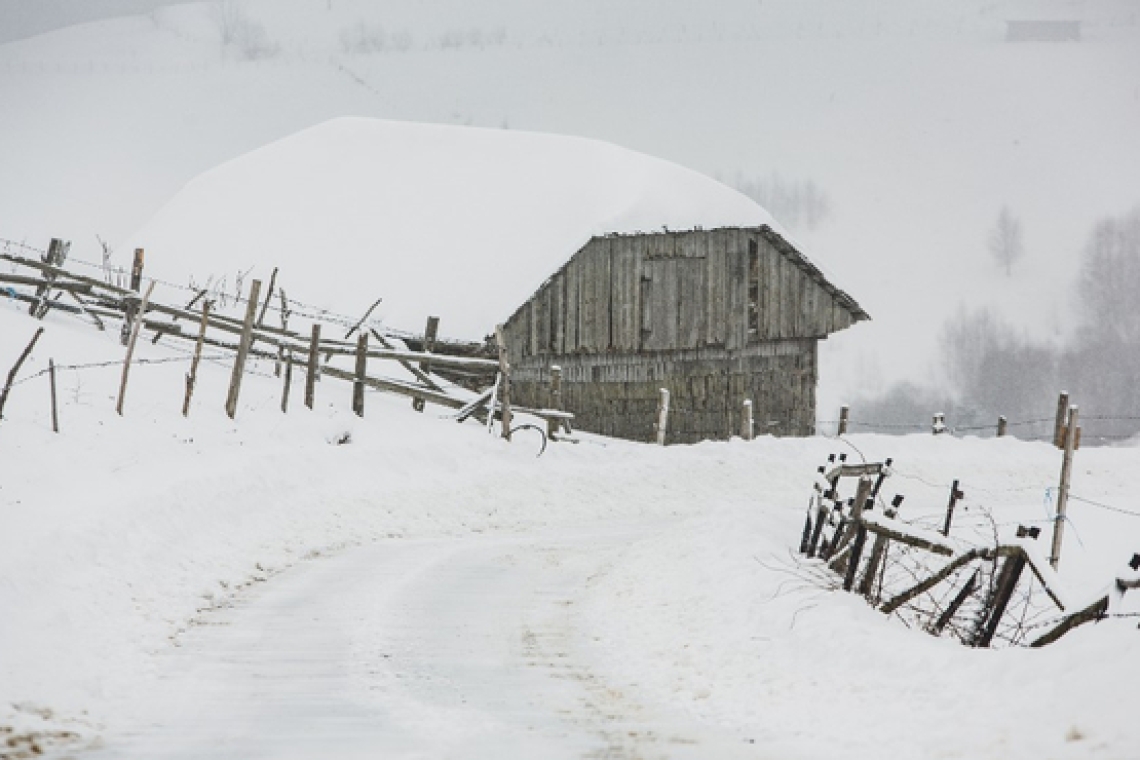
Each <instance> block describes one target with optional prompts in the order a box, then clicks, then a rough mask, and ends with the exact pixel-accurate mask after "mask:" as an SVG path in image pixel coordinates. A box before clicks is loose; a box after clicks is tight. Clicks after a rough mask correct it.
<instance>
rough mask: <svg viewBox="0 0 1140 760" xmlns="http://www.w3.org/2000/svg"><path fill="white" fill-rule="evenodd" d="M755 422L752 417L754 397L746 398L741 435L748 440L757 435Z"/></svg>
mask: <svg viewBox="0 0 1140 760" xmlns="http://www.w3.org/2000/svg"><path fill="white" fill-rule="evenodd" d="M755 430H756V426H755V422H754V420H753V418H752V399H750V398H746V399H744V410H743V416H742V419H741V423H740V437H741V438H743V439H744V440H746V441H751V440H752V438H753V436H754V435H755Z"/></svg>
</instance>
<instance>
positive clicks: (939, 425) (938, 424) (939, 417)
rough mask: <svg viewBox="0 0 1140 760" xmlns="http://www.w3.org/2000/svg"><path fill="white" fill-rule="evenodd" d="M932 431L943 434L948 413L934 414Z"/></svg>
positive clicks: (931, 423)
mask: <svg viewBox="0 0 1140 760" xmlns="http://www.w3.org/2000/svg"><path fill="white" fill-rule="evenodd" d="M930 432H931V433H933V434H934V435H941V434H942V433H945V432H946V414H945V413H944V412H938V413H937V414H935V415H934V419H933V420H931V422H930Z"/></svg>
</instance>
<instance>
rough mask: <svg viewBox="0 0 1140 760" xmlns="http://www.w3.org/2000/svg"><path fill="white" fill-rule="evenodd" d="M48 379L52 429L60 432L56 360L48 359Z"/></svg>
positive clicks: (54, 431)
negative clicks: (56, 395)
mask: <svg viewBox="0 0 1140 760" xmlns="http://www.w3.org/2000/svg"><path fill="white" fill-rule="evenodd" d="M48 380H49V381H50V383H51V431H52V432H53V433H58V432H59V411H58V407H57V406H56V401H55V360H54V359H48Z"/></svg>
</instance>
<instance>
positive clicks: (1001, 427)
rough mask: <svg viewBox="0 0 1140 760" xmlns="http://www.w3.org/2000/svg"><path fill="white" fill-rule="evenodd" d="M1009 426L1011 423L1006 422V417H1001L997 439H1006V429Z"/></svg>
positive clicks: (999, 418)
mask: <svg viewBox="0 0 1140 760" xmlns="http://www.w3.org/2000/svg"><path fill="white" fill-rule="evenodd" d="M1008 425H1009V421H1008V420H1006V418H1005V416H1004V415H1002V416H1001V417H998V426H997V437H998V438H1004V437H1005V429H1006V427H1007V426H1008Z"/></svg>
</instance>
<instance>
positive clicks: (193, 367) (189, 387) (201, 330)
mask: <svg viewBox="0 0 1140 760" xmlns="http://www.w3.org/2000/svg"><path fill="white" fill-rule="evenodd" d="M203 292H205V291H203ZM213 303H214V302H213V301H211V300H209V299H206V300H205V301H203V302H202V321H201V322H199V323H198V340H197V341H196V342H195V343H194V358H193V359H191V360H190V374H188V375H186V395H185V396H183V397H182V416H183V417H189V416H190V399H191V398H192V397H193V396H194V386H195V385H196V384H197V382H198V363H199V362H201V361H202V344H203V343H204V342H205V341H206V327H207V326H208V325H209V324H210V305H211V304H213Z"/></svg>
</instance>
